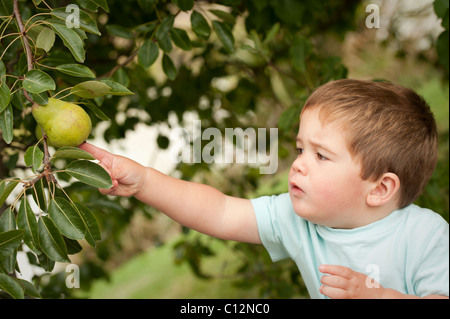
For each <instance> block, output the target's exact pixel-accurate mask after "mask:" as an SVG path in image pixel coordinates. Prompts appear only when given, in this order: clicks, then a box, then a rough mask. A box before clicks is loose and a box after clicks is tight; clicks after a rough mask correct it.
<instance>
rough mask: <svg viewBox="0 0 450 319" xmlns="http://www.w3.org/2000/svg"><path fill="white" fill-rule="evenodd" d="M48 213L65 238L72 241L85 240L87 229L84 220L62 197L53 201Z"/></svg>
mask: <svg viewBox="0 0 450 319" xmlns="http://www.w3.org/2000/svg"><path fill="white" fill-rule="evenodd" d="M48 213H49V215H50V218H51V219H52V220H53V222H54V223H55V225H56V226H57V227H58V228H59V230H60V231H61V233H62V234H63V235H64V236H66V237H67V238H70V239H83V238H84V233H85V231H86V228H85V226H84V223H83V220H82V219H81V217H80V215H79V214H78V212H77V211H76V210H75V209H74V208H73V207H72V205H71V204H70V203H69V202H68V201H67V200H65V199H64V198H61V197H56V198H54V199H52V200H51V201H50V206H49V208H48Z"/></svg>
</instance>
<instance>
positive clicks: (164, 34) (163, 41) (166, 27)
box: [155, 15, 175, 53]
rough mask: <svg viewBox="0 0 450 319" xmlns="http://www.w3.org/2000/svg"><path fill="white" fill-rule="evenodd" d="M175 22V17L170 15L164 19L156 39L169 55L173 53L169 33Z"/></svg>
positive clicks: (157, 31)
mask: <svg viewBox="0 0 450 319" xmlns="http://www.w3.org/2000/svg"><path fill="white" fill-rule="evenodd" d="M174 20H175V16H174V15H168V16H166V17H164V19H163V20H162V21H161V24H160V25H159V26H158V29H157V30H156V33H155V37H156V39H157V40H158V44H159V47H160V48H161V49H162V50H163V51H164V52H167V53H168V52H170V51H172V40H171V39H170V35H169V32H170V29H172V26H173V22H174Z"/></svg>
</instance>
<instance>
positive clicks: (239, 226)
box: [79, 143, 261, 243]
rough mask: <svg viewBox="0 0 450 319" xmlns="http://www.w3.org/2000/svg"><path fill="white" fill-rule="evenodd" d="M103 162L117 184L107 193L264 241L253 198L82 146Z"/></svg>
mask: <svg viewBox="0 0 450 319" xmlns="http://www.w3.org/2000/svg"><path fill="white" fill-rule="evenodd" d="M79 147H80V148H81V149H83V150H85V151H87V152H89V153H90V154H91V155H92V156H93V157H95V158H96V159H97V160H99V161H100V165H102V166H103V167H104V168H105V169H106V170H107V171H108V173H109V174H110V175H111V179H112V181H113V187H112V188H110V189H100V192H101V193H102V194H105V195H115V196H134V197H136V198H137V199H138V200H140V201H142V202H144V203H145V204H147V205H149V206H152V207H154V208H156V209H158V210H160V211H161V212H163V213H165V214H166V215H167V216H169V217H170V218H172V219H173V220H175V221H177V222H179V223H180V224H182V225H184V226H186V227H188V228H192V229H195V230H197V231H199V232H202V233H205V234H207V235H211V236H214V237H217V238H222V239H230V240H236V241H243V242H249V243H261V241H260V238H259V234H258V229H257V224H256V217H255V214H254V212H253V206H252V204H251V202H250V200H247V199H242V198H236V197H231V196H227V195H225V194H223V193H221V192H219V191H218V190H216V189H214V188H213V187H210V186H207V185H203V184H198V183H192V182H187V181H183V180H180V179H177V178H174V177H171V176H168V175H165V174H163V173H161V172H158V171H157V170H154V169H152V168H149V167H145V166H142V165H140V164H139V163H136V162H135V161H132V160H131V159H128V158H126V157H123V156H119V155H114V154H111V153H109V152H107V151H105V150H103V149H101V148H98V147H96V146H94V145H92V144H88V143H84V144H82V145H80V146H79Z"/></svg>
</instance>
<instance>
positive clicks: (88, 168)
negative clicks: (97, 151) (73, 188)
mask: <svg viewBox="0 0 450 319" xmlns="http://www.w3.org/2000/svg"><path fill="white" fill-rule="evenodd" d="M64 171H65V172H66V173H67V174H69V175H70V176H72V177H74V178H76V179H78V180H79V181H80V182H82V183H85V184H88V185H91V186H94V187H98V188H105V189H107V188H111V187H112V181H111V176H109V174H108V172H107V171H105V170H104V169H103V167H101V166H100V165H98V164H96V163H93V162H90V161H85V160H78V161H73V162H71V163H70V164H69V165H67V167H66V169H65V170H64Z"/></svg>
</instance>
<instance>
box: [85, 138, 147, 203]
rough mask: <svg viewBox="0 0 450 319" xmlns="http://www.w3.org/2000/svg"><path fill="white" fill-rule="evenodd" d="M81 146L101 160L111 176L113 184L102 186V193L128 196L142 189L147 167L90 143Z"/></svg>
mask: <svg viewBox="0 0 450 319" xmlns="http://www.w3.org/2000/svg"><path fill="white" fill-rule="evenodd" d="M79 148H80V149H82V150H84V151H86V152H88V153H90V154H91V155H92V156H93V157H94V158H95V159H97V160H99V162H100V163H99V164H100V166H102V167H103V168H104V169H105V170H106V171H107V172H108V173H109V175H110V176H111V180H112V183H113V186H112V187H111V188H109V189H102V188H100V189H99V191H100V192H101V193H102V194H104V195H114V196H124V197H128V196H134V195H135V194H136V193H137V192H138V191H139V190H140V185H141V183H142V179H143V178H145V177H144V175H145V168H144V167H143V166H142V165H140V164H138V163H136V162H135V161H133V160H131V159H128V158H126V157H123V156H120V155H114V154H111V153H109V152H108V151H105V150H104V149H101V148H99V147H97V146H94V145H92V144H89V143H84V144H81V145H80V146H79Z"/></svg>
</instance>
